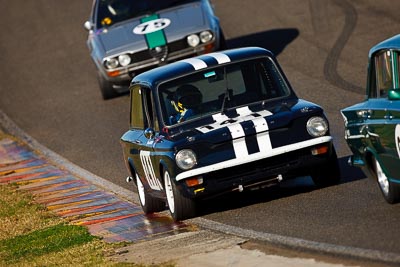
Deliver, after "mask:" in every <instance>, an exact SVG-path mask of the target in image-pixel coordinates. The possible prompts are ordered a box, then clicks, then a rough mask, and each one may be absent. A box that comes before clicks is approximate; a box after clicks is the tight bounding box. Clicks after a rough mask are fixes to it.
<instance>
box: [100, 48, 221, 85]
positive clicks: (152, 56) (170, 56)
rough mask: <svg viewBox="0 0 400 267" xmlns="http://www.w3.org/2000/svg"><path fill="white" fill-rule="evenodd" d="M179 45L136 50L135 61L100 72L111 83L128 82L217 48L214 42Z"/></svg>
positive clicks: (121, 83) (120, 83)
mask: <svg viewBox="0 0 400 267" xmlns="http://www.w3.org/2000/svg"><path fill="white" fill-rule="evenodd" d="M179 46H180V44H169V45H168V46H165V47H162V48H160V49H162V50H161V51H160V52H158V53H157V52H155V51H154V50H143V51H140V52H137V53H135V54H134V59H135V63H133V64H130V65H129V66H127V67H124V68H117V69H114V70H112V71H111V70H105V69H104V68H103V69H102V74H103V76H104V78H105V79H106V80H107V81H109V82H111V83H113V84H118V85H123V84H126V83H128V84H129V82H130V81H131V80H132V78H133V77H135V76H136V75H138V74H140V73H142V72H145V71H147V70H150V69H152V68H155V67H158V66H160V65H163V64H167V63H171V62H174V61H178V60H181V59H185V58H189V57H193V56H197V55H201V54H205V53H210V52H213V51H215V50H216V49H217V47H216V43H215V42H211V43H208V44H203V45H199V46H198V47H195V48H192V47H189V48H184V49H180V48H179Z"/></svg>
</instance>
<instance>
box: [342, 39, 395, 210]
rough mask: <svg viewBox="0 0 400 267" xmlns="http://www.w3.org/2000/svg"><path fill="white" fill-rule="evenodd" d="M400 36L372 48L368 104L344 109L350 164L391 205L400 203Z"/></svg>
mask: <svg viewBox="0 0 400 267" xmlns="http://www.w3.org/2000/svg"><path fill="white" fill-rule="evenodd" d="M399 76H400V35H396V36H394V37H392V38H389V39H387V40H385V41H383V42H381V43H379V44H377V45H375V46H374V47H373V48H371V50H370V52H369V62H368V78H367V92H366V93H367V96H366V99H365V101H363V102H361V103H358V104H356V105H353V106H350V107H347V108H345V109H343V110H341V113H342V115H343V119H344V123H345V139H346V141H347V144H348V145H349V147H350V149H351V151H352V153H353V155H352V156H351V158H350V159H349V163H350V164H352V165H353V166H357V167H361V168H362V170H363V171H364V173H365V174H366V175H367V176H369V177H372V178H373V179H376V180H377V182H378V185H379V188H380V190H381V191H382V194H383V196H384V198H385V200H386V201H387V202H388V203H396V202H399V200H400V159H399V157H400V77H399Z"/></svg>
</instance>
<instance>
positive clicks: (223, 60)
mask: <svg viewBox="0 0 400 267" xmlns="http://www.w3.org/2000/svg"><path fill="white" fill-rule="evenodd" d="M206 56H210V57H213V58H215V59H216V60H217V62H218V64H223V63H228V62H231V59H230V58H229V57H228V56H227V55H225V54H223V53H210V54H206Z"/></svg>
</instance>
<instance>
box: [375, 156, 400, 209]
mask: <svg viewBox="0 0 400 267" xmlns="http://www.w3.org/2000/svg"><path fill="white" fill-rule="evenodd" d="M373 167H374V173H375V175H376V180H377V182H378V185H379V189H380V190H381V192H382V194H383V197H384V198H385V200H386V201H387V202H388V203H390V204H394V203H397V202H399V201H400V185H399V184H396V183H393V182H391V181H390V180H389V179H388V177H387V176H386V174H385V173H384V172H383V170H382V167H381V165H380V164H379V162H378V160H377V159H376V158H375V157H374V158H373Z"/></svg>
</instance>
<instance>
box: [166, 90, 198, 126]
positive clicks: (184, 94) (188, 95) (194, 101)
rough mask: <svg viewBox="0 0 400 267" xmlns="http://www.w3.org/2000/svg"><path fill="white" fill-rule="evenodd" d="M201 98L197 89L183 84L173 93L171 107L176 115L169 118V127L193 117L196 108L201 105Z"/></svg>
mask: <svg viewBox="0 0 400 267" xmlns="http://www.w3.org/2000/svg"><path fill="white" fill-rule="evenodd" d="M202 99H203V96H202V95H201V92H200V90H199V89H197V87H195V86H193V85H190V84H185V85H182V86H180V87H178V89H177V90H176V92H175V95H174V98H173V100H171V105H172V106H173V107H174V109H175V110H176V112H177V114H176V115H173V116H171V117H170V125H172V124H175V123H180V122H183V121H185V120H187V119H188V118H189V117H191V116H193V115H195V110H196V108H197V107H198V106H199V105H200V104H201V102H202Z"/></svg>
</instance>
